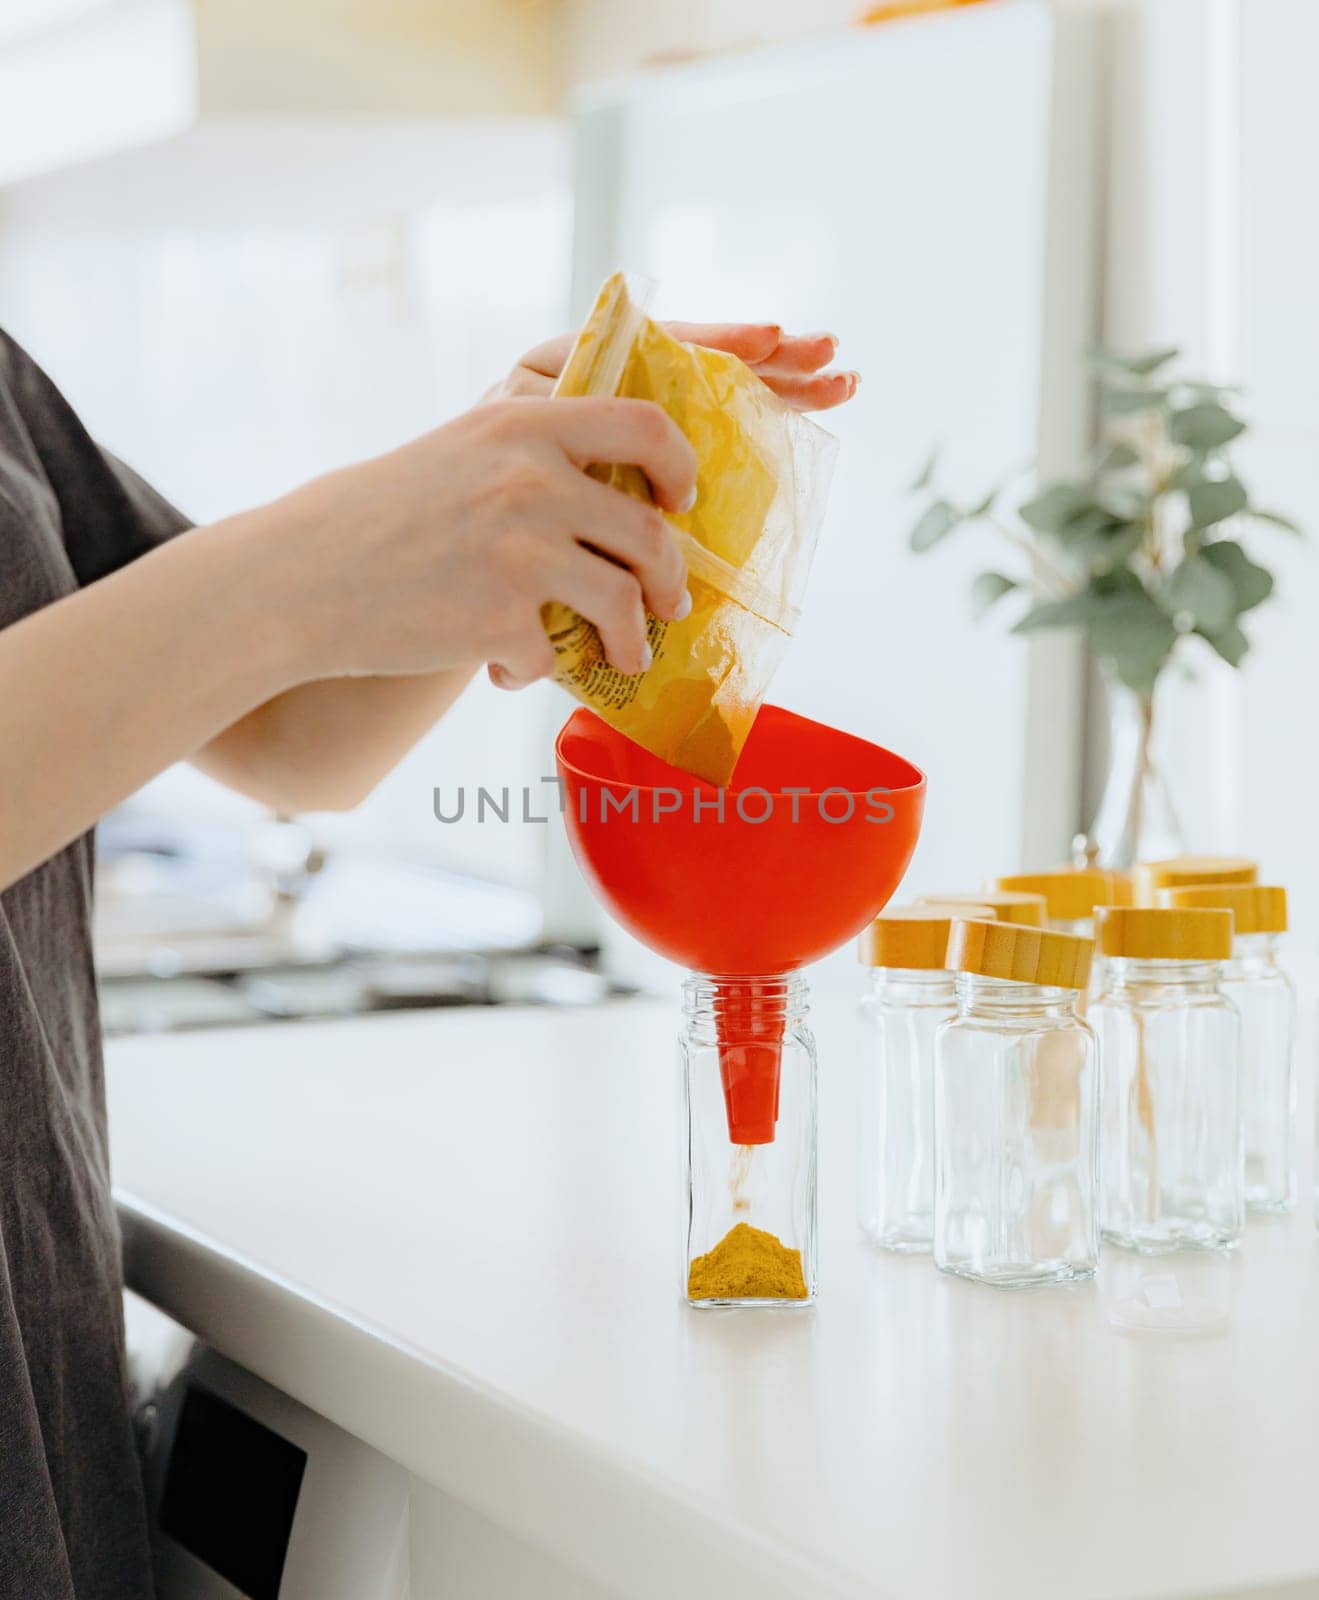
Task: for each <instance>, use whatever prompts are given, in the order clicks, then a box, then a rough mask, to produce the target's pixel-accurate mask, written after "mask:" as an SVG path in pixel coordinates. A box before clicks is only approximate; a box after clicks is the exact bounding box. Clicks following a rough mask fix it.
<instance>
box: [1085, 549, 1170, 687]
mask: <svg viewBox="0 0 1319 1600" xmlns="http://www.w3.org/2000/svg"><path fill="white" fill-rule="evenodd" d="M1114 576H1115V577H1116V576H1117V574H1114ZM1131 576H1133V577H1134V574H1132V575H1131ZM1087 633H1088V636H1089V642H1090V648H1091V650H1092V651H1093V652H1094V653H1095V655H1096V656H1098V657H1099V659H1100V660H1101V661H1103V662H1105V663H1107V665H1108V666H1109V667H1110V668H1111V670H1112V671H1113V672H1115V673H1116V674H1117V676H1118V677H1119V678H1120V679H1121V680H1122V682H1123V683H1125V684H1126V685H1127V687H1128V688H1130V689H1134V690H1135V691H1136V693H1137V694H1142V695H1143V694H1149V693H1151V692H1152V690H1153V688H1154V685H1155V682H1156V681H1157V679H1158V676H1159V673H1160V672H1162V670H1163V668H1164V666H1165V665H1166V663H1167V660H1168V657H1169V656H1170V655H1171V654H1172V649H1173V646H1174V645H1175V644H1176V643H1177V637H1178V635H1177V627H1176V624H1175V623H1174V622H1173V620H1172V618H1171V617H1170V616H1169V615H1168V613H1167V612H1166V611H1165V610H1164V609H1163V607H1162V606H1161V605H1159V603H1158V602H1157V601H1156V600H1155V599H1154V598H1153V596H1152V595H1150V594H1149V593H1148V591H1147V590H1146V589H1145V588H1144V586H1143V585H1142V584H1141V583H1140V582H1139V580H1136V582H1135V584H1134V586H1124V587H1123V588H1122V590H1121V591H1120V592H1118V593H1115V594H1113V595H1111V596H1110V597H1109V598H1108V599H1107V600H1106V601H1105V603H1104V606H1103V608H1102V609H1101V610H1100V611H1099V612H1098V613H1097V614H1096V615H1095V616H1094V618H1093V619H1092V620H1091V622H1090V623H1089V625H1088V628H1087Z"/></svg>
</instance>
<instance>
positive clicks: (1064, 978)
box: [948, 917, 1095, 989]
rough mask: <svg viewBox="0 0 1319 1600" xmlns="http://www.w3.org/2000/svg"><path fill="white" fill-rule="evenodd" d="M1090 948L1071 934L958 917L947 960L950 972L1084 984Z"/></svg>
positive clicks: (1054, 985) (1091, 945) (1059, 984)
mask: <svg viewBox="0 0 1319 1600" xmlns="http://www.w3.org/2000/svg"><path fill="white" fill-rule="evenodd" d="M1094 948H1095V942H1094V940H1093V939H1083V938H1081V937H1080V936H1079V935H1078V934H1074V933H1053V932H1049V931H1046V930H1045V929H1043V928H1028V927H1023V926H1021V925H1020V924H1018V923H1010V922H972V921H968V920H966V919H964V918H962V917H957V918H954V920H953V925H952V929H951V931H950V933H949V935H948V965H949V967H950V968H951V969H952V970H953V971H954V972H972V973H975V974H976V975H977V976H978V977H981V978H1004V979H1007V980H1008V981H1009V982H1011V983H1039V984H1045V985H1047V986H1048V987H1050V988H1057V989H1084V988H1085V986H1086V984H1087V983H1088V982H1089V981H1090V962H1091V958H1092V957H1093V955H1094Z"/></svg>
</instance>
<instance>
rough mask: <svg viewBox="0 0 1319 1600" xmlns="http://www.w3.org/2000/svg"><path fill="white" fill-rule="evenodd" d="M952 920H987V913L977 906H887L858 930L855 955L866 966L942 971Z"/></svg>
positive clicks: (988, 912)
mask: <svg viewBox="0 0 1319 1600" xmlns="http://www.w3.org/2000/svg"><path fill="white" fill-rule="evenodd" d="M954 917H984V918H990V917H991V913H990V910H989V907H988V906H977V905H958V906H945V905H938V906H890V907H889V908H888V910H886V911H881V912H880V914H879V915H878V916H877V917H876V918H875V920H874V921H873V922H872V923H871V924H870V926H869V927H868V928H866V929H864V930H863V931H862V934H861V938H860V940H859V941H858V950H857V954H858V956H859V957H860V959H861V961H862V962H864V964H865V965H866V966H868V967H900V968H906V969H908V970H909V971H916V972H942V971H943V970H944V969H945V968H946V967H947V965H948V930H949V927H950V925H951V923H952V920H953V918H954ZM991 920H992V919H991Z"/></svg>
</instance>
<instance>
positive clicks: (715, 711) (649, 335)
mask: <svg viewBox="0 0 1319 1600" xmlns="http://www.w3.org/2000/svg"><path fill="white" fill-rule="evenodd" d="M554 393H555V395H556V396H579V395H622V396H626V397H629V398H633V399H639V400H654V401H656V402H658V404H660V405H661V406H663V408H664V409H665V411H667V412H668V414H669V415H670V416H671V417H672V418H673V420H674V421H675V422H676V423H677V424H678V426H679V427H680V428H681V429H682V430H683V432H684V433H685V434H686V435H687V438H688V439H689V440H690V441H691V444H692V447H693V448H694V450H695V451H696V462H697V479H696V484H697V492H696V504H695V506H694V507H693V509H692V510H691V511H689V512H688V513H686V515H684V516H678V515H675V514H672V513H668V514H667V515H668V520H669V522H670V524H671V525H672V527H673V529H674V532H675V534H676V536H677V539H678V542H679V544H680V545H681V547H682V553H683V556H684V558H685V560H686V562H687V575H688V587H689V589H690V591H691V596H692V610H691V614H690V615H689V616H688V617H686V618H684V620H683V621H682V622H662V621H660V619H659V618H658V617H654V616H650V615H648V616H647V621H646V627H647V636H648V638H649V640H650V646H651V650H652V652H653V654H654V661H653V663H652V664H651V666H650V667H649V668H648V669H647V670H646V671H645V672H643V673H638V674H635V675H631V676H630V675H628V674H627V673H623V672H619V671H617V670H616V669H615V668H614V667H612V666H610V664H609V662H608V661H607V660H606V659H605V654H604V648H603V646H602V645H601V642H600V637H599V634H598V633H597V632H596V630H595V627H594V625H593V624H592V623H591V622H589V621H587V619H586V618H585V617H582V616H579V615H578V614H577V613H576V612H575V611H573V610H572V609H571V608H570V607H569V606H566V605H561V604H559V603H557V602H552V603H551V604H549V605H547V606H545V607H544V608H543V609H542V613H541V615H542V620H543V622H544V624H545V629H546V632H547V633H548V634H549V637H550V641H551V643H552V644H553V646H554V653H555V670H554V677H555V681H556V682H558V683H561V684H562V685H563V686H564V688H566V689H568V690H569V691H570V693H572V694H574V695H576V696H577V698H578V699H579V700H581V701H583V702H584V703H585V704H586V705H588V706H590V707H591V708H592V709H593V710H595V711H596V712H598V713H599V715H600V716H602V717H603V718H604V719H605V721H606V722H608V723H609V724H610V725H611V726H613V727H615V728H617V729H618V731H619V732H620V733H623V734H626V735H627V737H628V738H629V739H632V740H634V741H635V742H636V743H637V744H639V745H641V746H642V747H643V748H644V749H646V750H649V751H650V752H651V754H652V755H656V756H659V757H660V759H661V760H664V761H669V762H671V763H672V764H673V765H674V766H677V767H682V768H683V769H685V770H686V771H688V772H691V773H694V774H696V775H697V776H698V777H701V778H705V779H707V780H708V781H709V782H710V783H713V784H717V785H724V784H727V783H728V781H729V780H730V778H731V777H732V775H733V769H734V767H735V766H736V765H737V758H738V756H739V755H740V754H741V752H742V746H743V745H744V744H745V742H746V738H747V735H748V733H750V731H751V724H752V723H753V722H754V721H755V718H756V713H757V711H759V709H760V706H761V703H762V701H763V700H764V698H765V695H766V693H767V692H768V690H769V684H770V679H771V678H772V677H773V675H774V672H775V669H776V668H777V667H778V664H779V661H780V659H781V658H782V655H783V651H784V648H785V646H786V645H787V642H788V639H789V638H790V637H791V635H792V633H793V631H794V629H795V627H796V625H797V620H798V616H799V607H800V605H801V599H802V594H803V591H804V589H805V586H806V579H807V575H808V573H809V571H810V564H811V558H812V556H813V555H814V553H815V541H816V537H817V535H818V533H819V528H820V523H821V521H822V519H823V515H824V505H825V500H826V498H827V495H828V487H829V478H830V475H831V473H832V470H833V462H834V458H835V456H836V454H837V441H836V440H835V439H834V437H833V436H832V435H831V434H829V433H826V432H825V430H824V429H823V428H820V427H817V426H816V424H815V423H813V422H810V421H808V420H807V419H806V418H805V417H803V416H801V415H800V414H799V413H798V412H795V411H793V410H792V408H791V407H790V406H787V405H785V404H784V403H783V402H782V401H781V400H780V399H779V398H778V397H777V396H776V395H775V394H773V393H772V392H771V390H770V389H768V388H767V387H766V386H765V384H763V383H762V382H761V381H760V379H759V378H757V377H756V375H755V373H754V372H752V371H751V369H750V368H749V367H747V366H746V365H745V364H744V363H743V362H741V361H739V360H738V359H737V357H736V356H730V355H726V354H724V353H723V352H722V351H717V350H706V349H703V348H700V347H698V346H695V345H688V344H683V343H681V342H680V341H679V340H677V339H675V338H673V337H672V335H670V334H669V333H667V332H666V331H665V330H664V329H663V328H662V327H661V326H660V325H659V324H658V323H657V322H653V321H651V319H650V318H649V317H648V316H646V315H645V312H644V310H643V309H642V307H641V306H640V305H639V304H638V303H637V300H636V299H635V298H634V297H633V295H632V294H630V293H629V285H628V283H627V282H626V281H625V280H624V278H623V276H622V275H621V274H617V273H616V274H615V275H614V276H613V277H612V278H610V279H609V280H608V281H607V282H606V283H605V285H604V287H603V288H602V289H601V290H600V293H599V295H598V296H597V297H596V302H595V305H594V307H593V308H592V310H591V314H590V316H589V317H588V318H587V320H586V323H585V325H584V326H583V328H582V330H581V332H580V333H579V334H578V336H577V340H576V343H575V344H574V345H573V349H572V352H571V354H570V355H569V357H568V361H567V363H566V365H565V366H564V369H563V372H562V374H561V375H560V377H559V381H558V383H557V384H556V386H555V389H554ZM591 474H592V476H593V477H596V478H598V479H599V480H600V481H601V482H603V483H609V484H612V485H613V486H614V487H616V488H619V489H622V490H624V491H625V492H626V493H628V494H632V495H636V496H637V497H638V498H639V499H646V500H648V499H650V489H649V485H648V483H647V481H646V478H645V476H644V474H643V473H642V472H641V471H640V470H639V469H638V468H636V467H627V466H622V467H618V466H614V467H611V466H600V467H593V468H591Z"/></svg>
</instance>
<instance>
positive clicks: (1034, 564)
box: [984, 516, 1075, 598]
mask: <svg viewBox="0 0 1319 1600" xmlns="http://www.w3.org/2000/svg"><path fill="white" fill-rule="evenodd" d="M984 520H985V521H986V522H987V523H988V524H989V525H990V527H991V528H993V529H994V530H995V531H996V532H997V533H999V534H1001V535H1002V537H1003V538H1004V539H1006V540H1007V541H1008V543H1009V544H1010V545H1012V546H1013V548H1014V549H1016V550H1018V551H1020V553H1021V554H1022V555H1024V556H1025V557H1026V559H1027V561H1029V562H1030V565H1031V578H1032V580H1033V581H1034V582H1035V584H1036V587H1037V588H1038V587H1040V583H1039V580H1040V579H1041V578H1045V579H1047V580H1049V581H1050V582H1051V583H1052V585H1053V587H1054V590H1055V595H1056V597H1057V598H1061V597H1063V596H1064V595H1068V594H1070V593H1071V592H1072V589H1073V588H1074V586H1075V585H1074V583H1073V580H1072V579H1071V578H1070V577H1069V576H1068V574H1067V573H1066V572H1064V571H1063V569H1062V568H1061V567H1059V566H1057V565H1056V564H1055V563H1054V562H1053V561H1052V560H1050V558H1049V557H1048V556H1046V555H1045V553H1044V551H1043V550H1041V549H1040V547H1039V545H1038V544H1036V542H1035V541H1034V540H1033V539H1029V538H1027V537H1025V536H1024V535H1023V534H1020V533H1018V532H1017V531H1016V530H1015V529H1013V528H1009V527H1008V525H1007V524H1006V523H1005V522H1000V521H999V520H998V518H997V517H991V516H986V517H985V519H984Z"/></svg>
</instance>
